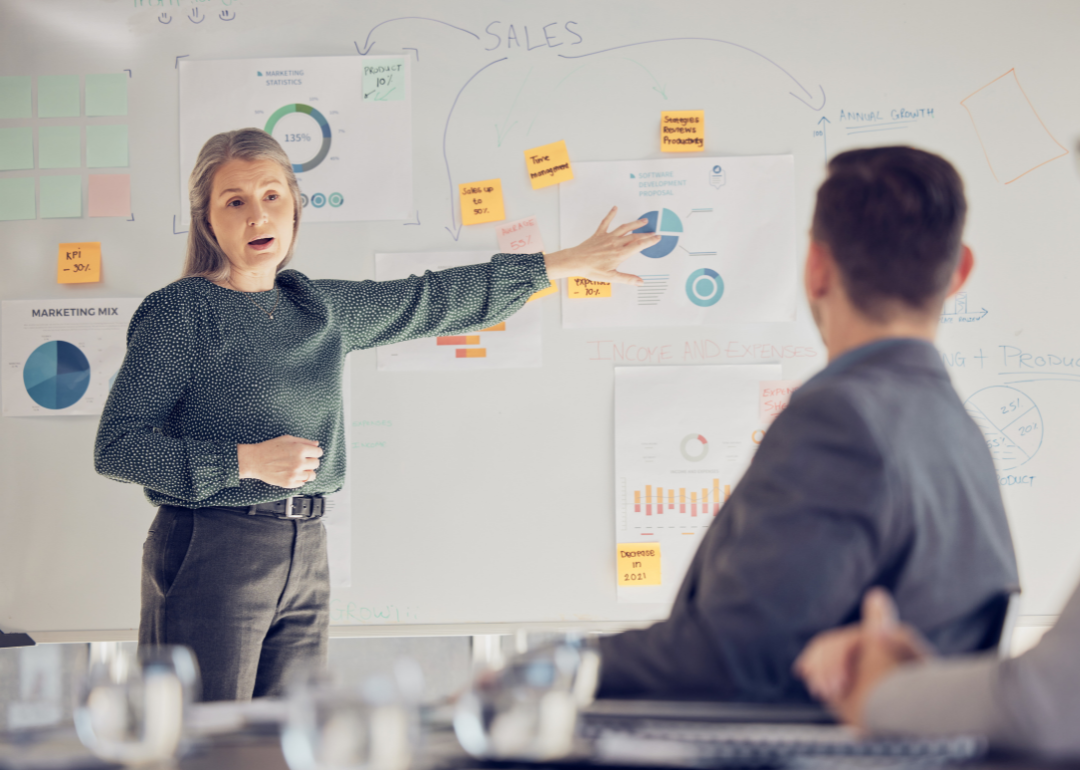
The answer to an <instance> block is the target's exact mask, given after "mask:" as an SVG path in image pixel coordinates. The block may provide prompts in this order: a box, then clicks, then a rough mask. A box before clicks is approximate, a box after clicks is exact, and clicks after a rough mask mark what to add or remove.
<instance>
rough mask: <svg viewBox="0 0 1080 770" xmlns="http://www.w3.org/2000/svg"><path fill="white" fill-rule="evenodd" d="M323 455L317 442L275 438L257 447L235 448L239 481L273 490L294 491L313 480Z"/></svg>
mask: <svg viewBox="0 0 1080 770" xmlns="http://www.w3.org/2000/svg"><path fill="white" fill-rule="evenodd" d="M322 455H323V451H322V450H321V449H319V442H318V441H311V440H310V439H306V438H298V437H296V436H278V437H277V438H273V439H270V440H269V441H263V442H262V443H259V444H239V445H238V446H237V447H236V459H237V461H238V462H239V465H240V478H242V479H259V480H260V481H265V482H266V483H267V484H271V485H273V486H275V487H283V488H285V489H296V488H297V487H302V486H304V484H307V483H308V482H309V481H314V480H315V469H316V468H318V467H319V458H320V457H322Z"/></svg>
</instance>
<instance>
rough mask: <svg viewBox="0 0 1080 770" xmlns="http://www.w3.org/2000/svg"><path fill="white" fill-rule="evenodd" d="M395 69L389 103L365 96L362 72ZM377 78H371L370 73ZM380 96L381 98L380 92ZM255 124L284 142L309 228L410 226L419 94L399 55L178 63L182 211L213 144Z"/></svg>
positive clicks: (390, 72)
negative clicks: (204, 151) (379, 223)
mask: <svg viewBox="0 0 1080 770" xmlns="http://www.w3.org/2000/svg"><path fill="white" fill-rule="evenodd" d="M365 67H367V68H372V67H375V68H379V67H386V68H388V69H387V71H386V72H383V73H382V74H383V75H384V76H390V77H392V78H393V90H392V93H391V91H390V90H389V88H390V87H389V85H385V84H384V86H383V88H385V89H387V90H386V91H385V94H384V96H385V97H386V98H385V99H376V98H372V99H369V100H365V99H364V98H363V88H364V71H365ZM369 80H370V75H369ZM380 93H382V92H380ZM238 126H256V127H258V128H262V129H264V130H266V131H267V132H269V133H270V134H271V135H273V137H274V138H275V139H277V141H278V142H279V143H280V144H281V146H282V148H283V149H284V150H285V152H286V154H287V155H288V156H289V160H290V161H291V162H292V166H293V170H294V171H295V173H296V176H297V180H298V181H299V183H300V192H301V193H302V198H301V200H302V203H303V206H304V208H303V217H304V222H349V221H366V220H406V219H411V218H412V217H413V216H414V215H415V213H416V212H415V210H414V209H413V207H412V176H413V175H412V92H411V85H410V81H409V59H408V58H404V59H403V58H402V57H401V56H400V55H399V56H320V57H314V58H262V59H231V60H227V61H192V60H190V59H186V60H183V61H181V62H180V185H179V191H178V192H179V196H180V208H181V211H182V212H183V216H184V220H185V221H186V220H187V219H188V218H189V211H188V186H187V185H188V176H189V174H190V173H191V169H192V168H193V167H194V166H195V160H196V158H197V157H198V154H199V150H200V149H201V148H202V146H203V144H204V143H205V142H206V140H207V139H209V138H210V137H212V136H213V135H214V134H217V133H220V132H222V131H229V130H232V129H235V128H237V127H238Z"/></svg>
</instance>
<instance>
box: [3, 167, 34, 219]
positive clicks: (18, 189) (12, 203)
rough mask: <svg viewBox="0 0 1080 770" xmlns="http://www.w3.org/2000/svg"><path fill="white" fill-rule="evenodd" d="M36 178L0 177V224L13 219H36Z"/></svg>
mask: <svg viewBox="0 0 1080 770" xmlns="http://www.w3.org/2000/svg"><path fill="white" fill-rule="evenodd" d="M36 218H37V207H36V206H35V205H34V177H32V176H24V177H21V178H18V179H12V178H10V177H9V178H5V177H0V222H3V221H9V220H12V219H36Z"/></svg>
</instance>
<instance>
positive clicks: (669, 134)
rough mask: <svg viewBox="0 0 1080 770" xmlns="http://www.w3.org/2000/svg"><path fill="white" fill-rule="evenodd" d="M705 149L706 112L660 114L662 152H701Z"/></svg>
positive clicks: (682, 111) (690, 111) (679, 111)
mask: <svg viewBox="0 0 1080 770" xmlns="http://www.w3.org/2000/svg"><path fill="white" fill-rule="evenodd" d="M704 149H705V110H677V111H674V112H661V113H660V150H661V151H663V152H699V151H701V150H704Z"/></svg>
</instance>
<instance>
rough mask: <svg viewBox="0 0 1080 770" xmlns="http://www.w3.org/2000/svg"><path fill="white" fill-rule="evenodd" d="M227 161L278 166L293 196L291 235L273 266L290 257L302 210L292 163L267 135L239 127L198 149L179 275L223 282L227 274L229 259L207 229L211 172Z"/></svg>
mask: <svg viewBox="0 0 1080 770" xmlns="http://www.w3.org/2000/svg"><path fill="white" fill-rule="evenodd" d="M230 160H272V161H274V162H276V163H277V164H278V165H279V166H281V170H282V172H283V173H284V174H285V182H286V183H287V184H288V185H289V192H291V193H292V198H293V237H292V244H291V245H290V246H289V253H288V254H286V255H285V259H283V260H281V264H280V265H278V268H277V269H278V270H281V269H283V268H284V267H285V265H287V264H289V260H290V259H292V255H293V250H294V249H295V248H296V236H297V233H298V232H299V230H300V211H301V209H302V204H301V202H300V185H298V184H297V182H296V175H295V174H294V173H293V168H292V162H291V161H290V160H289V156H288V155H286V154H285V151H284V150H283V149H281V145H280V144H278V143H277V140H276V139H274V137H272V136H270V134H268V133H266V132H265V131H263V130H262V129H260V128H239V129H237V130H235V131H226V132H225V133H223V134H218V135H216V136H212V137H210V139H209V140H207V142H206V144H204V145H203V148H202V149H201V150H199V159H198V160H196V161H195V168H194V169H192V171H191V177H190V178H189V179H188V196H189V198H190V200H191V229H190V230H189V231H188V244H187V256H186V257H185V258H184V272H183V274H182V275H181V276H180V277H181V278H187V277H188V276H193V275H197V276H202V277H203V278H208V279H209V280H211V281H224V280H226V279H227V278H228V277H229V273H230V272H231V265H230V263H229V258H228V257H227V256H225V252H224V251H222V250H221V247H220V246H219V245H218V241H217V237H215V236H214V231H213V230H211V229H210V197H211V195H212V194H213V192H214V175H215V174H217V170H218V169H219V168H221V166H223V165H224V164H225V163H227V162H229V161H230Z"/></svg>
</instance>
